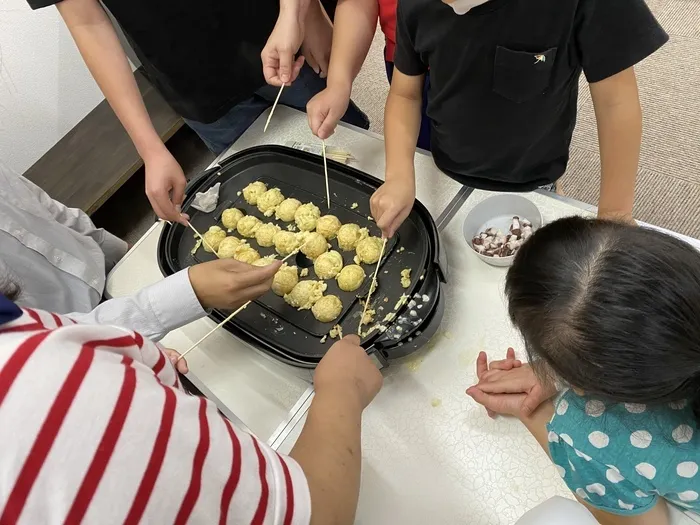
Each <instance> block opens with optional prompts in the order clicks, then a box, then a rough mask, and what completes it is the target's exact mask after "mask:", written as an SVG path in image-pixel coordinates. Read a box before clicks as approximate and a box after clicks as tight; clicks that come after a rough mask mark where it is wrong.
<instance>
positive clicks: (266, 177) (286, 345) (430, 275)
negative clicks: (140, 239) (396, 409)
mask: <svg viewBox="0 0 700 525" xmlns="http://www.w3.org/2000/svg"><path fill="white" fill-rule="evenodd" d="M328 177H329V185H330V192H331V208H330V209H328V206H327V203H326V195H325V182H324V173H323V161H322V159H321V158H319V157H318V156H316V155H313V154H310V153H305V152H300V151H298V150H293V149H291V148H285V147H281V146H263V147H257V148H252V149H249V150H245V151H242V152H240V153H238V154H236V155H234V156H232V157H229V158H228V159H226V160H225V161H224V162H222V164H221V166H218V167H216V168H215V169H211V170H207V172H205V173H204V174H202V175H201V176H200V177H198V178H197V179H195V180H193V181H192V182H191V183H190V185H189V186H188V190H187V196H188V197H187V199H186V200H185V203H184V205H183V212H185V213H187V214H189V215H190V221H191V223H192V224H193V225H194V226H195V228H197V230H198V231H200V232H201V233H204V232H205V231H206V230H207V229H208V228H209V227H210V226H213V225H219V226H221V227H223V225H222V224H221V214H222V212H223V211H224V210H225V209H227V208H232V207H235V208H239V209H241V210H242V211H243V212H244V213H245V214H246V215H255V216H256V217H258V218H259V219H261V220H262V221H263V222H274V223H275V224H277V225H279V227H280V228H281V229H283V230H286V229H287V226H288V224H290V223H285V222H282V221H279V220H276V219H275V217H274V216H273V217H264V216H263V214H262V213H261V212H260V211H259V210H258V209H257V207H255V206H251V205H249V204H248V203H247V202H246V201H245V200H244V199H243V196H242V194H240V192H242V190H243V188H245V187H246V186H247V185H248V184H249V183H251V182H254V181H262V182H264V183H265V184H267V186H268V188H274V187H278V188H280V190H281V191H282V193H283V194H284V196H285V197H294V198H296V199H298V200H300V201H301V202H302V203H307V202H313V203H314V204H315V205H316V206H318V207H319V209H320V210H321V214H322V215H326V214H331V215H335V216H337V217H338V219H339V220H340V221H341V223H343V224H347V223H356V224H358V225H359V226H360V227H363V228H368V230H369V232H370V235H375V236H381V233H380V231H379V229H378V228H377V226H376V224H375V223H374V222H372V221H371V220H370V218H369V217H370V210H369V198H370V196H371V195H372V193H373V192H374V191H375V190H376V189H377V188H378V187H379V186H380V185H381V181H379V180H378V179H376V178H374V177H372V176H370V175H367V174H366V173H363V172H361V171H359V170H356V169H353V168H351V167H349V166H346V165H343V164H339V163H336V162H333V161H329V162H328ZM216 183H221V187H220V190H219V202H218V205H217V207H216V209H215V210H214V211H212V212H211V213H204V212H200V211H198V210H196V209H194V208H192V207H191V203H192V200H193V198H194V195H195V193H197V192H203V191H206V190H207V189H209V188H210V187H212V186H213V185H215V184H216ZM355 204H356V206H354V205H355ZM353 208H354V209H353ZM292 224H293V223H292ZM229 235H235V236H236V237H239V238H240V235H238V234H237V232H235V231H234V232H231V233H229ZM248 242H249V244H250V245H251V246H252V247H254V248H255V249H256V250H258V252H259V253H260V254H261V255H262V256H265V255H272V254H273V253H275V252H274V248H263V247H260V246H259V245H258V244H257V242H255V239H249V240H248ZM195 243H196V239H195V237H194V236H193V234H192V232H191V230H189V229H188V228H185V227H183V226H182V225H179V224H176V225H166V226H165V228H164V230H163V232H162V234H161V239H160V243H159V262H160V264H161V270H162V271H163V273H164V274H165V275H170V274H172V273H175V272H177V271H179V270H181V269H183V268H186V267H188V266H191V265H193V264H198V263H201V262H206V261H210V260H214V259H215V258H216V257H215V255H214V254H211V253H207V252H205V251H204V250H203V249H202V248H200V249H199V250H197V251H196V253H195V254H194V255H192V253H191V252H192V250H193V248H194V246H195ZM330 244H331V248H330V249H332V250H336V251H338V252H339V253H340V254H341V255H342V256H343V263H344V264H345V265H348V264H353V257H354V255H355V252H343V251H341V250H340V249H339V248H338V244H337V241H336V240H332V241H330ZM438 244H439V241H438V236H437V231H436V228H435V225H434V223H433V221H432V218H431V217H430V215H429V213H428V212H427V210H426V209H425V208H424V207H423V206H422V204H420V203H419V202H418V201H416V204H415V206H414V208H413V210H412V212H411V214H410V215H409V217H408V219H407V220H406V221H405V222H404V223H403V225H402V226H401V228H400V229H399V231H398V232H397V235H396V236H394V238H393V239H392V240H391V241H390V242H389V243H388V244H387V249H386V252H385V255H384V258H383V260H382V264H381V268H380V270H379V274H378V277H377V279H378V288H377V290H376V291H375V292H374V293H373V295H372V300H371V306H372V308H374V309H375V310H376V316H375V322H379V323H380V324H382V323H381V322H382V319H384V318H385V317H386V315H387V314H390V313H392V312H394V313H395V315H396V316H398V315H399V314H401V310H402V309H405V306H404V305H401V306H400V307H399V308H397V309H396V311H395V308H394V307H395V306H396V305H397V303H399V302H400V299H401V297H402V296H404V295H406V296H408V297H411V296H413V295H418V296H421V297H423V296H425V297H429V298H430V301H429V302H430V303H433V302H434V304H437V303H438V296H439V282H440V280H441V279H440V277H441V272H440V264H439V259H440V254H439V246H438ZM278 258H281V257H279V256H278ZM287 263H288V264H294V265H297V266H298V267H299V269H300V270H301V269H302V268H304V267H308V270H309V275H308V276H307V277H304V278H303V279H315V280H318V277H317V276H316V275H315V272H314V270H313V263H312V261H310V260H308V259H307V258H306V257H305V256H304V255H302V254H298V255H297V256H293V257H292V258H290V259H289V260H288V261H287ZM362 266H363V268H364V270H365V273H366V274H367V277H366V279H365V281H364V283H363V285H362V287H361V288H360V289H359V290H357V291H356V292H343V291H341V290H340V289H339V288H338V286H337V283H336V281H335V280H327V281H324V282H325V283H326V285H327V290H326V291H325V294H334V295H337V296H338V297H340V299H341V301H342V302H343V311H342V313H341V316H340V317H339V318H338V319H337V320H335V321H334V322H332V323H321V322H319V321H317V320H316V319H315V318H314V316H313V314H312V313H311V311H310V310H302V311H298V310H297V309H295V308H293V307H291V306H289V305H288V304H287V303H285V302H284V300H283V299H282V298H281V297H278V296H277V295H275V294H274V293H273V292H272V291H270V292H268V293H266V294H265V295H263V296H262V297H260V298H258V299H257V300H256V301H254V302H253V303H251V304H250V305H249V306H248V307H247V308H246V309H244V310H243V311H241V312H240V313H239V314H238V315H237V316H236V317H235V318H233V319H232V320H231V321H229V322H228V323H227V324H226V325H225V328H226V329H227V330H229V331H230V332H232V333H233V334H235V335H237V336H238V337H241V338H242V339H244V340H246V341H247V342H249V343H251V344H253V345H254V346H256V347H258V348H260V349H261V350H263V351H269V353H270V354H271V355H274V356H275V357H277V358H280V359H282V360H285V357H289V361H290V362H293V364H296V365H298V366H314V365H315V364H316V363H317V362H318V361H319V360H320V359H321V357H323V355H324V354H325V352H326V351H327V349H328V348H329V346H330V344H331V343H332V340H331V339H330V338H328V337H327V335H328V333H329V331H330V330H331V329H332V328H333V326H334V325H336V324H338V325H340V326H341V327H342V329H343V333H344V334H345V335H347V334H351V333H357V331H358V325H359V317H360V315H361V312H362V303H361V301H360V298H363V297H365V296H366V295H367V291H368V289H369V285H370V281H371V276H372V273H373V271H374V268H375V265H362ZM405 268H410V269H411V285H410V286H409V287H408V288H407V289H404V288H403V287H402V286H401V282H400V281H401V275H400V274H401V271H402V270H403V269H405ZM426 287H427V289H426ZM402 302H403V303H405V302H407V301H402ZM431 306H432V304H430V305H426V309H425V311H423V312H422V313H423V314H424V315H422V316H421V317H418V318H416V319H413V320H412V322H413V323H415V326H412V327H407V330H406V331H405V333H404V332H403V330H402V335H401V337H396V335H395V334H394V335H393V336H392V338H387V337H386V335H385V334H383V333H381V332H380V331H379V330H375V331H374V332H372V333H370V334H368V335H367V336H366V337H365V338H364V339H363V346H365V348H369V347H371V346H373V345H374V346H375V347H382V348H384V349H388V348H391V347H395V348H398V347H401V346H403V344H404V342H405V341H404V339H405V337H410V333H411V332H415V331H418V332H426V331H427V330H425V327H424V326H421V323H422V322H423V321H424V318H425V320H426V321H427V320H428V319H431V322H434V319H435V315H432V314H433V312H432V311H431V310H432V308H431ZM229 314H230V312H227V311H213V312H212V313H211V317H212V318H214V319H216V320H218V321H221V320H223V319H225V318H226V317H227V316H228V315H229ZM439 317H440V318H441V315H440V316H439ZM419 320H420V321H421V322H418V321H419ZM392 322H393V321H392ZM392 322H389V323H384V326H390V325H391V324H392ZM438 324H439V320H438ZM366 328H367V327H365V329H366ZM411 328H413V329H411ZM420 328H423V330H422V331H421V330H420ZM419 340H420V339H417V341H419ZM382 341H384V343H382ZM413 346H414V345H409V346H407V347H406V348H405V349H402V351H400V352H399V353H401V354H402V355H405V354H406V353H408V352H407V351H408V350H410V348H412V347H413ZM389 354H390V352H387V356H388V357H390V355H389Z"/></svg>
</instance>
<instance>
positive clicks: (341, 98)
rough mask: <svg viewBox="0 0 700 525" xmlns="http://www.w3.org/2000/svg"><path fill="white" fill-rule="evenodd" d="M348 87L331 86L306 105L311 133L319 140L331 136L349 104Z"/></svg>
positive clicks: (349, 89)
mask: <svg viewBox="0 0 700 525" xmlns="http://www.w3.org/2000/svg"><path fill="white" fill-rule="evenodd" d="M350 91H351V87H350V86H347V87H346V86H337V85H336V86H331V85H329V86H328V87H327V88H326V89H324V90H323V91H321V92H320V93H319V94H317V95H316V96H315V97H314V98H312V99H311V100H310V101H309V103H308V104H307V105H306V115H307V118H308V119H309V127H310V128H311V133H313V134H314V135H316V136H317V137H318V138H320V139H321V140H326V139H327V138H328V137H330V136H331V135H333V133H334V132H335V127H336V126H337V125H338V122H339V121H340V119H341V118H343V115H345V112H346V111H347V110H348V105H349V104H350Z"/></svg>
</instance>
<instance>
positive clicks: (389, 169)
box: [384, 91, 421, 184]
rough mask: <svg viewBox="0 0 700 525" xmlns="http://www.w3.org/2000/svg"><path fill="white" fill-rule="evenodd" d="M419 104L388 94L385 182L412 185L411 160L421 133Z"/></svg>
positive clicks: (385, 113)
mask: <svg viewBox="0 0 700 525" xmlns="http://www.w3.org/2000/svg"><path fill="white" fill-rule="evenodd" d="M420 119H421V100H420V98H412V97H406V96H403V95H399V94H395V93H392V92H391V91H390V92H389V97H388V98H387V101H386V109H385V111H384V140H385V148H386V179H387V181H388V180H396V179H399V180H402V181H405V182H406V183H411V184H415V177H414V167H413V159H414V156H415V152H416V141H417V140H418V132H419V131H420Z"/></svg>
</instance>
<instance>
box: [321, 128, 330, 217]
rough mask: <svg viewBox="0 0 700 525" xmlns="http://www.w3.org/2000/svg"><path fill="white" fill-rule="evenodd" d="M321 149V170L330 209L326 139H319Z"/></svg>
mask: <svg viewBox="0 0 700 525" xmlns="http://www.w3.org/2000/svg"><path fill="white" fill-rule="evenodd" d="M321 151H323V172H324V173H325V175H326V200H327V201H328V209H329V210H330V209H331V190H330V188H329V187H328V162H327V161H326V141H325V140H321Z"/></svg>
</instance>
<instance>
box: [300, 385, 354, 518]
mask: <svg viewBox="0 0 700 525" xmlns="http://www.w3.org/2000/svg"><path fill="white" fill-rule="evenodd" d="M361 423H362V408H361V406H360V404H359V402H358V401H357V400H354V399H353V398H352V396H348V395H347V392H344V391H343V389H340V388H339V389H338V390H337V391H336V392H334V393H330V392H325V393H321V394H317V395H316V398H315V399H314V401H313V403H312V405H311V409H310V410H309V415H308V417H307V420H306V424H305V425H304V430H303V431H302V433H301V436H300V437H299V439H298V441H297V443H296V445H295V446H294V449H293V450H292V452H291V453H290V456H291V457H292V458H294V459H295V460H296V461H297V462H298V463H299V464H300V465H301V467H302V469H303V470H304V474H305V475H306V479H307V482H308V484H309V491H310V493H311V508H312V512H311V523H312V525H316V524H322V525H326V524H333V525H342V524H352V523H353V522H354V519H355V512H356V509H357V500H358V497H359V492H360V471H361V462H362V450H361V443H360V435H361Z"/></svg>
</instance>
